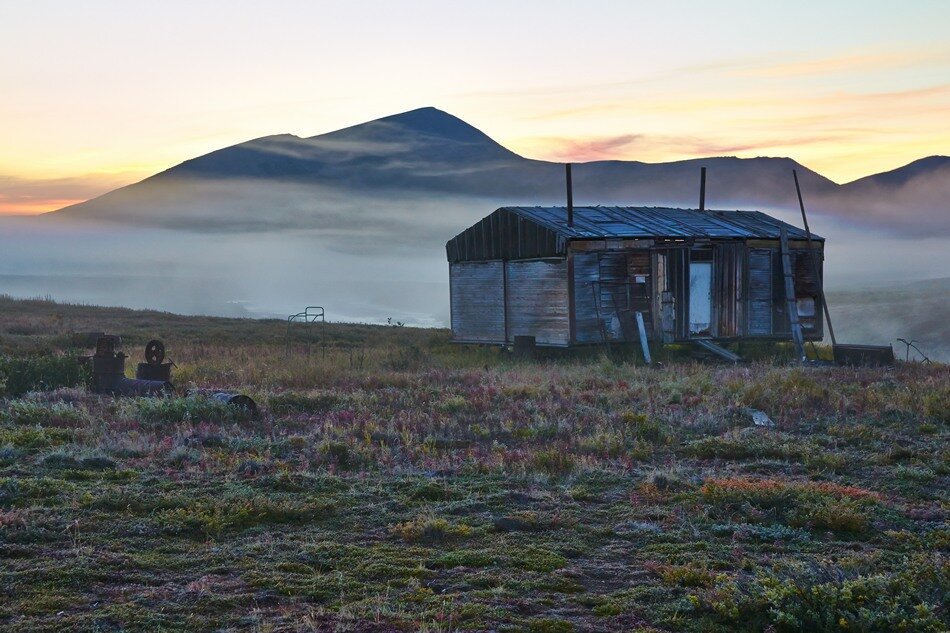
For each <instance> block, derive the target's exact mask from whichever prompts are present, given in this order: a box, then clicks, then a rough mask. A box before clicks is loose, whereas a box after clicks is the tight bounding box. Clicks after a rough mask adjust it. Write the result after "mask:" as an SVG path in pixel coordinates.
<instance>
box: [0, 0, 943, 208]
mask: <svg viewBox="0 0 950 633" xmlns="http://www.w3.org/2000/svg"><path fill="white" fill-rule="evenodd" d="M948 24H950V2H946V1H943V0H934V1H924V0H917V1H912V0H909V1H905V2H901V3H898V2H893V1H888V2H878V1H873V0H864V1H863V2H851V1H845V0H836V1H835V2H827V1H824V2H813V1H807V0H801V1H799V2H794V3H789V2H760V1H758V2H745V1H735V0H721V1H719V2H682V1H677V0H666V1H664V2H639V1H633V0H627V1H624V2H617V1H616V0H613V1H597V0H593V1H587V2H584V3H578V2H576V1H573V2H561V1H556V0H546V1H533V0H532V1H523V2H518V1H514V0H509V1H496V0H482V1H481V2H478V3H456V2H445V1H444V0H443V1H438V2H436V1H432V2H429V1H417V2H412V1H408V0H406V1H403V2H391V1H380V2H367V1H358V0H353V1H348V2H318V1H307V2H292V1H279V0H272V1H269V2H242V1H240V0H230V1H220V2H217V1H211V0H190V1H188V2H182V1H177V0H164V1H163V2H144V1H143V2H133V1H130V0H124V1H116V0H89V1H84V2H65V1H64V2H52V1H48V0H45V1H44V0H30V1H26V0H16V1H13V0H0V213H6V214H11V213H28V214H30V213H40V212H44V211H49V210H53V209H57V208H60V207H62V206H65V205H68V204H72V203H74V202H79V201H82V200H85V199H88V198H90V197H94V196H96V195H99V194H101V193H105V192H106V191H109V190H111V189H114V188H116V187H119V186H122V185H125V184H130V183H132V182H136V181H138V180H140V179H142V178H144V177H146V176H149V175H151V174H154V173H156V172H158V171H161V170H163V169H166V168H168V167H171V166H173V165H175V164H178V163H180V162H182V161H183V160H186V159H188V158H192V157H194V156H197V155H200V154H204V153H207V152H209V151H212V150H215V149H218V148H221V147H225V146H228V145H232V144H234V143H239V142H242V141H245V140H248V139H251V138H256V137H260V136H266V135H270V134H279V133H293V134H297V135H298V136H313V135H316V134H321V133H324V132H329V131H332V130H335V129H338V128H341V127H345V126H347V125H353V124H356V123H360V122H362V121H367V120H371V119H375V118H378V117H382V116H386V115H389V114H394V113H397V112H401V111H405V110H410V109H413V108H417V107H422V106H435V107H438V108H440V109H442V110H446V111H448V112H450V113H452V114H454V115H456V116H459V117H461V118H462V119H464V120H466V121H468V122H469V123H471V124H473V125H475V126H476V127H478V128H480V129H481V130H483V131H484V132H486V133H487V134H488V135H490V136H492V137H493V138H494V139H495V140H497V141H499V142H500V143H502V144H503V145H505V146H507V147H508V148H510V149H512V150H514V151H516V152H518V153H519V154H522V155H524V156H528V157H531V158H540V159H547V160H557V161H567V160H571V161H587V160H603V159H623V160H641V161H647V162H658V161H669V160H677V159H685V158H697V157H704V156H718V155H734V156H742V157H753V156H791V157H792V158H795V159H796V160H798V161H799V162H801V163H802V164H804V165H806V166H807V167H809V168H811V169H814V170H816V171H818V172H820V173H822V174H824V175H825V176H828V177H829V178H831V179H832V180H834V181H836V182H839V183H843V182H847V181H850V180H854V179H856V178H859V177H862V176H865V175H868V174H872V173H877V172H880V171H885V170H889V169H894V168H896V167H899V166H901V165H904V164H906V163H908V162H911V161H913V160H915V159H917V158H921V157H924V156H929V155H934V154H944V155H946V154H950V38H948V37H947V33H948V30H947V29H948Z"/></svg>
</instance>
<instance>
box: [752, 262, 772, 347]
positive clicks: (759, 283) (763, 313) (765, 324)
mask: <svg viewBox="0 0 950 633" xmlns="http://www.w3.org/2000/svg"><path fill="white" fill-rule="evenodd" d="M771 333H772V251H771V250H769V249H765V248H753V249H751V250H750V251H749V334H750V335H752V336H768V335H769V334H771Z"/></svg>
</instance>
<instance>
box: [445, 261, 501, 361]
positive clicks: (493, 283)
mask: <svg viewBox="0 0 950 633" xmlns="http://www.w3.org/2000/svg"><path fill="white" fill-rule="evenodd" d="M503 266H504V264H503V263H502V262H500V261H494V262H465V263H457V264H450V265H449V276H450V279H451V283H450V286H449V287H450V289H451V302H452V336H453V338H454V340H456V341H458V342H465V343H498V344H502V343H504V342H505V295H504V288H505V280H504V268H503Z"/></svg>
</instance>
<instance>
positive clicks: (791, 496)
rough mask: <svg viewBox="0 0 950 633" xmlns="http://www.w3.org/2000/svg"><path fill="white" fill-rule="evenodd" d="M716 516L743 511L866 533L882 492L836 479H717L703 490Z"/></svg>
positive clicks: (746, 515)
mask: <svg viewBox="0 0 950 633" xmlns="http://www.w3.org/2000/svg"><path fill="white" fill-rule="evenodd" d="M700 497H701V499H702V500H703V501H705V502H707V503H709V504H711V506H712V508H711V513H712V514H713V516H723V515H725V516H726V517H727V518H732V517H733V516H739V517H742V518H743V519H745V520H746V521H748V522H751V523H761V522H768V521H769V520H773V521H778V522H781V523H785V524H786V525H789V526H792V527H807V528H809V529H813V530H831V531H833V532H855V533H857V532H865V531H867V530H868V528H869V527H870V521H871V511H872V509H873V508H874V507H875V506H877V505H878V504H879V503H880V495H879V494H878V493H876V492H873V491H871V490H865V489H862V488H854V487H848V486H838V485H836V484H831V483H812V482H806V483H795V482H787V481H784V480H779V479H760V480H755V479H713V480H710V481H707V482H706V483H705V484H704V485H703V487H702V488H701V490H700Z"/></svg>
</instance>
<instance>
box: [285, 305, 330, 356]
mask: <svg viewBox="0 0 950 633" xmlns="http://www.w3.org/2000/svg"><path fill="white" fill-rule="evenodd" d="M326 320H327V319H326V310H324V309H323V307H321V306H307V307H306V308H305V309H304V311H303V312H298V313H297V314H291V315H290V316H288V317H287V333H286V335H285V336H284V339H285V343H286V346H287V353H288V354H289V353H290V350H291V345H290V343H291V340H290V334H291V327H292V326H293V325H294V323H300V324H303V325H306V326H308V327H307V330H306V331H307V355H308V356H309V355H310V346H311V343H312V342H313V327H312V326H313V325H314V324H315V323H326Z"/></svg>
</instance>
